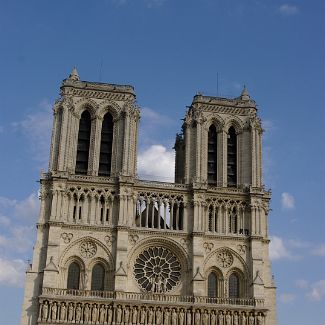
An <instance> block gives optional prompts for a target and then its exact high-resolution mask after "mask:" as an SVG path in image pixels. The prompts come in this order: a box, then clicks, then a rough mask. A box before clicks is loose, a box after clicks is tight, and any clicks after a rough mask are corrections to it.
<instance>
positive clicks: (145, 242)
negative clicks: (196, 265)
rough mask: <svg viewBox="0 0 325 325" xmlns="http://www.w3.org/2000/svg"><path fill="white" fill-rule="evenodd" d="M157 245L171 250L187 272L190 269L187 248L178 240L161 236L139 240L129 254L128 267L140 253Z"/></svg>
mask: <svg viewBox="0 0 325 325" xmlns="http://www.w3.org/2000/svg"><path fill="white" fill-rule="evenodd" d="M155 245H157V246H163V247H165V248H168V249H169V250H171V251H172V252H173V253H174V254H175V255H176V256H177V257H178V259H179V261H180V263H181V265H182V267H184V271H185V272H187V271H188V270H189V259H188V254H187V252H186V251H185V249H184V248H183V247H182V246H181V245H180V244H179V243H178V242H176V241H174V240H172V239H169V238H168V239H167V238H166V237H161V236H160V237H156V236H155V237H147V238H144V239H142V240H140V241H139V242H137V245H135V246H134V247H133V249H132V250H131V251H130V253H129V255H128V261H129V263H128V265H127V267H128V269H129V268H130V267H131V266H132V265H133V262H134V260H135V258H136V257H137V256H138V254H140V253H141V252H142V251H143V250H145V249H146V248H149V247H153V246H155Z"/></svg>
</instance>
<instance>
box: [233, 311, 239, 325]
mask: <svg viewBox="0 0 325 325" xmlns="http://www.w3.org/2000/svg"><path fill="white" fill-rule="evenodd" d="M234 325H239V318H238V314H237V312H235V314H234Z"/></svg>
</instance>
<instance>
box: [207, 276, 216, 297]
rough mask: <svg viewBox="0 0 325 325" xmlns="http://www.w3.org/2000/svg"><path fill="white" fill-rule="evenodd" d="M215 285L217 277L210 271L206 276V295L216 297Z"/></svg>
mask: <svg viewBox="0 0 325 325" xmlns="http://www.w3.org/2000/svg"><path fill="white" fill-rule="evenodd" d="M217 285H218V278H217V275H216V274H215V273H214V272H211V273H210V274H209V276H208V297H209V298H215V297H217V291H218V290H217Z"/></svg>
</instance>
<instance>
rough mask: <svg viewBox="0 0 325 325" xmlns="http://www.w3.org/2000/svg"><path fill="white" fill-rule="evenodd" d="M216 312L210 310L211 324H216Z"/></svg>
mask: <svg viewBox="0 0 325 325" xmlns="http://www.w3.org/2000/svg"><path fill="white" fill-rule="evenodd" d="M216 320H217V318H216V314H215V312H214V310H212V311H211V325H216Z"/></svg>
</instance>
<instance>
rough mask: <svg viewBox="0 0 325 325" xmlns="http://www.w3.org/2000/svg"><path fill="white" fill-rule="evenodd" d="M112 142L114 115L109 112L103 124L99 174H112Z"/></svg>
mask: <svg viewBox="0 0 325 325" xmlns="http://www.w3.org/2000/svg"><path fill="white" fill-rule="evenodd" d="M112 144H113V116H112V115H111V114H110V113H107V114H106V115H105V116H104V120H103V124H102V136H101V141H100V156H99V170H98V175H101V176H109V175H110V174H111V163H112Z"/></svg>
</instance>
